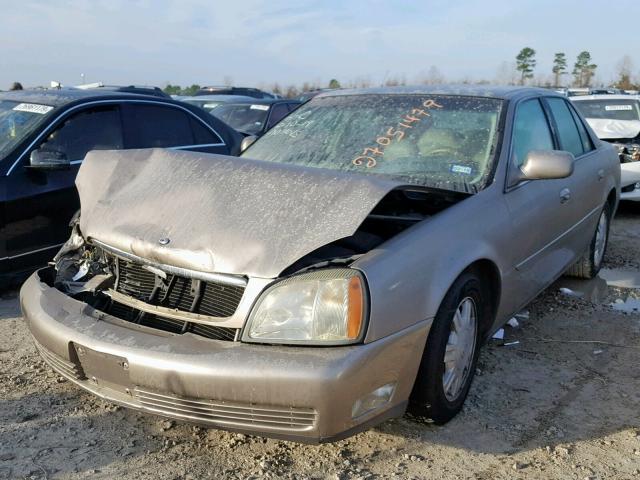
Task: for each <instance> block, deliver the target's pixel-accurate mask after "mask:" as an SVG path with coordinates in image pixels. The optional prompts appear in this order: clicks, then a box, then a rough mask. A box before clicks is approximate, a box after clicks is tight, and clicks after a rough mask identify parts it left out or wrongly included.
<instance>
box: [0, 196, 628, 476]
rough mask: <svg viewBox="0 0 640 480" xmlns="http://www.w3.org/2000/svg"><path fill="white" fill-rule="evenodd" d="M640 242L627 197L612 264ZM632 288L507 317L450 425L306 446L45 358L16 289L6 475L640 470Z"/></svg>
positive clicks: (2, 444)
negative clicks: (68, 374)
mask: <svg viewBox="0 0 640 480" xmlns="http://www.w3.org/2000/svg"><path fill="white" fill-rule="evenodd" d="M639 242H640V208H635V209H630V208H626V209H624V210H623V211H622V212H621V213H620V214H619V215H618V217H617V218H616V220H615V221H614V223H613V229H612V234H611V240H610V247H609V252H608V255H607V267H608V268H611V269H622V270H634V271H638V270H640V243H639ZM603 284H604V290H603V289H602V287H603ZM563 286H565V287H566V286H569V288H571V291H573V292H576V291H581V292H584V296H583V297H582V298H579V297H576V296H572V295H571V294H569V295H568V294H567V293H566V292H565V293H562V292H561V291H560V290H559V289H560V288H561V287H563ZM594 291H597V292H598V293H597V294H594V295H591V293H593V292H594ZM628 297H632V298H636V297H640V291H637V290H632V289H619V288H615V287H611V286H609V287H607V286H606V284H605V283H604V281H603V280H600V281H596V282H593V281H592V282H576V281H573V282H571V281H569V280H566V279H563V280H561V281H560V282H559V283H558V284H556V285H554V286H553V287H551V288H549V289H548V290H547V291H546V292H545V293H544V294H543V295H541V296H540V297H539V298H538V299H536V300H535V301H534V302H533V303H531V304H530V305H529V306H528V307H527V310H528V312H529V316H528V318H525V317H526V315H525V316H524V317H520V319H519V320H520V326H519V327H518V328H511V327H507V328H506V335H505V341H506V343H510V342H514V341H519V342H520V343H518V344H515V345H507V346H505V345H502V344H501V343H502V342H499V341H492V343H491V344H490V345H487V346H486V347H485V348H484V350H483V352H482V355H481V359H480V364H479V372H478V375H477V377H476V379H475V381H474V384H473V386H472V388H471V393H470V395H469V398H468V400H467V403H466V406H465V408H464V410H463V412H462V413H461V414H460V415H459V416H458V417H457V418H455V419H454V420H453V421H451V422H450V423H449V424H447V425H446V426H442V427H437V426H434V425H431V424H428V423H424V422H421V421H420V420H418V419H414V418H409V417H407V416H405V417H404V418H401V419H397V420H393V421H389V422H386V423H384V424H383V425H381V426H379V427H377V428H375V429H373V430H370V431H367V432H365V433H362V434H359V435H357V436H355V437H352V438H350V439H347V440H344V441H341V442H338V443H335V444H330V445H322V446H305V445H298V444H295V443H289V442H284V441H277V440H267V439H263V438H259V437H250V436H245V435H237V434H232V433H226V432H223V431H217V430H208V429H204V428H200V427H194V426H192V425H188V424H183V423H180V422H173V421H167V420H163V419H161V418H158V417H154V416H150V415H143V414H140V413H136V412H133V411H130V410H127V409H124V408H120V407H117V406H115V405H111V404H109V403H107V402H104V401H101V400H98V399H96V398H94V397H93V396H91V395H89V394H86V393H83V392H82V391H80V390H79V389H78V388H77V387H75V386H73V385H72V384H70V383H69V382H67V381H63V380H62V379H61V378H59V377H58V376H57V375H56V374H54V373H53V372H52V371H51V369H50V368H49V367H48V366H46V365H45V364H44V363H43V362H42V361H41V360H40V358H39V357H38V355H37V354H36V352H35V349H34V347H33V345H32V343H31V341H30V339H29V336H28V333H27V329H26V327H25V325H24V323H23V321H22V319H21V318H20V312H19V308H18V301H17V292H5V294H4V295H3V297H2V300H0V327H1V328H2V335H1V336H0V478H30V479H44V478H65V479H75V478H86V477H89V478H96V479H100V478H136V479H197V478H242V479H246V478H291V479H293V478H296V479H297V478H317V479H324V478H329V479H351V478H362V479H364V478H390V477H396V478H425V479H426V478H443V479H503V478H505V479H506V478H509V479H518V478H540V479H547V478H563V479H564V478H569V479H580V480H583V479H605V478H607V479H609V478H616V479H617V478H619V479H633V478H638V479H640V314H638V313H631V314H627V313H621V312H618V311H615V310H613V309H612V308H611V306H610V304H612V303H615V302H616V300H617V301H618V303H619V302H621V301H624V300H626V299H627V298H628ZM599 342H602V343H599Z"/></svg>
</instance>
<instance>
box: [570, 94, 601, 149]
mask: <svg viewBox="0 0 640 480" xmlns="http://www.w3.org/2000/svg"><path fill="white" fill-rule="evenodd" d="M567 105H569V110H571V115H573V119H574V120H575V122H576V125H577V126H578V133H580V140H582V149H583V150H584V151H585V152H590V151H591V150H594V149H595V147H594V145H593V140H591V136H590V135H589V132H587V128H586V127H585V126H584V122H583V121H582V119H581V118H580V115H578V112H576V109H575V108H573V107H572V106H571V104H567Z"/></svg>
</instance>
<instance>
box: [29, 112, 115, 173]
mask: <svg viewBox="0 0 640 480" xmlns="http://www.w3.org/2000/svg"><path fill="white" fill-rule="evenodd" d="M39 148H41V149H44V150H54V151H57V152H60V153H63V154H64V155H65V157H66V158H67V159H68V160H69V161H71V162H73V161H79V160H82V159H83V158H84V157H85V155H86V154H87V153H88V152H90V151H91V150H120V149H122V148H124V143H123V138H122V123H121V121H120V109H119V108H118V107H117V106H102V107H95V108H88V109H86V110H83V111H81V112H79V113H76V114H74V115H71V116H70V117H68V118H67V119H66V120H64V121H63V123H62V124H61V125H60V126H58V127H57V128H56V129H55V130H54V131H53V132H51V133H50V134H49V135H48V136H47V138H46V139H45V140H44V142H42V144H40V146H39Z"/></svg>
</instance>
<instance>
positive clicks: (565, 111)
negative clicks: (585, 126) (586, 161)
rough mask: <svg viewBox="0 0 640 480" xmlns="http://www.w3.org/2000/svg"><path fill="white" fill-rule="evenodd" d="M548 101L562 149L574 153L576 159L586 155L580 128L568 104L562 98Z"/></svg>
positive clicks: (548, 99)
mask: <svg viewBox="0 0 640 480" xmlns="http://www.w3.org/2000/svg"><path fill="white" fill-rule="evenodd" d="M546 101H547V103H548V104H549V108H550V109H551V114H552V115H553V118H554V120H555V123H556V127H557V128H558V140H559V141H560V149H561V150H565V151H567V152H571V153H573V155H574V156H575V157H579V156H580V155H582V154H583V153H584V147H583V144H582V138H581V137H580V133H579V132H578V126H577V125H576V122H575V120H574V119H573V115H572V114H571V111H570V110H569V106H568V105H567V102H566V101H564V99H562V98H547V99H546Z"/></svg>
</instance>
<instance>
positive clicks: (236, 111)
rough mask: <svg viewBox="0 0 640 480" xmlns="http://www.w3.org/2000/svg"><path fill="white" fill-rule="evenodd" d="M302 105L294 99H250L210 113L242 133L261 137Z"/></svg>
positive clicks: (231, 103) (229, 104) (218, 108)
mask: <svg viewBox="0 0 640 480" xmlns="http://www.w3.org/2000/svg"><path fill="white" fill-rule="evenodd" d="M300 105H302V102H300V101H299V100H293V99H288V100H276V99H271V100H266V99H265V100H257V99H256V100H254V99H248V100H238V101H233V102H225V103H222V104H220V105H218V106H217V107H215V108H213V109H211V110H209V113H210V114H211V115H213V116H215V117H217V118H219V119H220V120H222V121H223V122H225V123H226V124H227V125H230V126H231V127H233V128H234V129H236V130H237V131H239V132H241V133H244V134H246V135H255V136H256V137H260V136H262V135H264V134H265V132H266V131H267V130H269V129H270V128H271V127H273V126H274V125H275V124H276V123H278V122H279V121H280V120H282V119H283V118H284V117H286V116H287V115H289V113H291V112H293V111H294V110H295V109H296V108H298V107H299V106H300Z"/></svg>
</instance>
